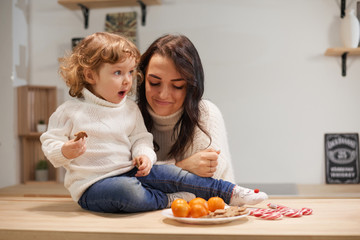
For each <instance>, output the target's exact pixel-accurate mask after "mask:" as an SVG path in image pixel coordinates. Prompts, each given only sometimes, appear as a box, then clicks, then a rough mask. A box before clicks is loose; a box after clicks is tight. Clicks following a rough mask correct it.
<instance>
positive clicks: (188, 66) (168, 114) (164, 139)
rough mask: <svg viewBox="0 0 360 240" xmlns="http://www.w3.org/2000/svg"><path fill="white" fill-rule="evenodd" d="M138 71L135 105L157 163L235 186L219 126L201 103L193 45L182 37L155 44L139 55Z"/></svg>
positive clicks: (212, 109)
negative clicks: (170, 164) (152, 141)
mask: <svg viewBox="0 0 360 240" xmlns="http://www.w3.org/2000/svg"><path fill="white" fill-rule="evenodd" d="M139 69H140V72H142V73H143V81H142V82H140V84H139V85H138V91H137V95H138V105H139V108H140V110H141V112H142V114H143V117H144V120H145V124H146V127H147V129H148V131H149V132H151V133H152V134H153V136H154V145H155V150H156V154H157V159H158V162H157V163H158V164H161V163H166V164H169V163H173V164H175V165H176V166H178V167H181V168H182V169H185V170H187V171H189V172H192V173H194V174H196V175H199V176H201V177H213V178H216V179H223V180H227V181H230V182H234V181H235V179H234V173H233V168H232V164H231V157H230V152H229V147H228V142H227V136H226V129H225V124H224V120H223V117H222V115H221V113H220V111H219V109H218V108H217V107H216V106H215V105H214V104H213V103H211V102H210V101H207V100H203V99H202V96H203V92H204V72H203V68H202V64H201V60H200V57H199V54H198V52H197V50H196V48H195V46H194V45H193V44H192V42H191V41H190V40H189V39H188V38H187V37H185V36H183V35H171V34H169V35H165V36H163V37H160V38H158V39H157V40H155V42H153V43H152V44H151V45H150V47H149V48H148V49H147V51H146V52H145V53H144V54H143V55H142V57H141V59H140V63H139Z"/></svg>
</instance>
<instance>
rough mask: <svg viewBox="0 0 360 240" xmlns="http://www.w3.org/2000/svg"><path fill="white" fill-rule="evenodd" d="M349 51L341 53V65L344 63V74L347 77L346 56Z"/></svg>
mask: <svg viewBox="0 0 360 240" xmlns="http://www.w3.org/2000/svg"><path fill="white" fill-rule="evenodd" d="M348 53H349V52H344V53H343V54H342V55H341V65H342V76H343V77H345V76H346V57H347V55H348Z"/></svg>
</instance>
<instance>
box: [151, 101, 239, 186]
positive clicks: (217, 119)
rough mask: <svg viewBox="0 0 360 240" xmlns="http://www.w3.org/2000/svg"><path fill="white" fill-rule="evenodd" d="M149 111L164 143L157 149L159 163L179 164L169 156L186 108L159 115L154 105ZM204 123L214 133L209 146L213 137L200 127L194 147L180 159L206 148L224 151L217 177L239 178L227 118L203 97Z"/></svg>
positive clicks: (155, 132)
mask: <svg viewBox="0 0 360 240" xmlns="http://www.w3.org/2000/svg"><path fill="white" fill-rule="evenodd" d="M148 110H149V113H150V115H151V117H152V118H153V121H154V127H153V129H152V134H153V136H154V140H155V141H156V143H157V144H158V145H159V146H160V149H159V151H158V152H156V155H157V159H158V161H157V163H156V164H175V159H169V158H168V156H167V155H168V153H169V151H170V148H171V146H172V145H173V144H174V142H175V139H174V138H172V134H173V129H174V126H175V124H176V122H177V121H178V120H179V118H180V117H181V114H182V112H183V109H181V110H179V111H178V112H176V113H174V114H172V115H170V116H165V117H164V116H159V115H157V114H155V113H154V112H153V111H152V110H151V109H150V108H148ZM200 122H201V123H202V124H203V126H204V127H205V129H206V130H207V131H208V133H209V134H210V136H211V140H212V141H211V145H210V146H209V143H210V140H209V138H208V137H207V135H206V134H205V133H203V132H202V131H201V130H200V129H199V128H198V127H196V128H195V137H194V141H193V143H192V144H191V147H190V148H189V149H188V150H187V151H186V152H185V153H184V155H183V157H182V158H181V159H177V161H179V160H182V159H185V158H188V157H190V156H191V155H193V154H195V153H197V152H199V151H201V150H204V149H206V148H213V149H215V150H220V151H221V153H220V155H219V158H218V166H217V169H216V172H215V173H214V176H213V177H214V178H216V179H223V180H227V181H230V182H234V181H235V178H234V172H233V167H232V163H231V156H230V151H229V146H228V141H227V133H226V128H225V123H224V119H223V117H222V114H221V112H220V111H219V109H218V108H217V107H216V105H214V104H213V103H212V102H210V101H208V100H202V101H201V102H200Z"/></svg>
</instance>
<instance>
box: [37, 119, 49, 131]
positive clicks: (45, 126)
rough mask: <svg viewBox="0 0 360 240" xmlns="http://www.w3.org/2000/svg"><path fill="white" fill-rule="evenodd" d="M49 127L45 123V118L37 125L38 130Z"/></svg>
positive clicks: (44, 129)
mask: <svg viewBox="0 0 360 240" xmlns="http://www.w3.org/2000/svg"><path fill="white" fill-rule="evenodd" d="M46 128H47V125H46V124H45V121H44V120H43V119H40V120H39V121H38V123H37V125H36V130H37V131H38V132H45V131H46Z"/></svg>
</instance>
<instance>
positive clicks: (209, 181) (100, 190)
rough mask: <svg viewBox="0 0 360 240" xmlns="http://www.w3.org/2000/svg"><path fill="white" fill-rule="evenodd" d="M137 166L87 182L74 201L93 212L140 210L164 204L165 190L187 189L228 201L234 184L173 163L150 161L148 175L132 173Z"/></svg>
mask: <svg viewBox="0 0 360 240" xmlns="http://www.w3.org/2000/svg"><path fill="white" fill-rule="evenodd" d="M136 172H137V169H136V168H134V169H132V170H131V171H129V172H127V173H125V174H122V175H119V176H114V177H109V178H105V179H103V180H100V181H98V182H96V183H94V184H93V185H92V186H90V187H89V188H88V189H87V190H86V191H85V192H84V193H83V195H82V196H81V198H80V199H79V201H78V203H79V205H80V206H81V207H82V208H84V209H87V210H90V211H95V212H107V213H117V212H143V211H151V210H158V209H163V208H166V206H167V204H168V198H167V195H166V194H167V193H174V192H191V193H194V194H195V195H196V196H197V197H202V198H204V199H209V198H210V197H214V196H219V197H221V198H222V199H224V201H225V202H226V203H229V202H230V198H231V195H232V191H233V188H234V186H235V184H233V183H230V182H226V181H223V180H216V179H213V178H202V177H199V176H197V175H195V174H192V173H189V172H188V171H185V170H182V169H181V168H179V167H176V166H175V165H154V166H153V168H152V169H151V172H150V174H149V175H147V176H145V177H135V174H136Z"/></svg>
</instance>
